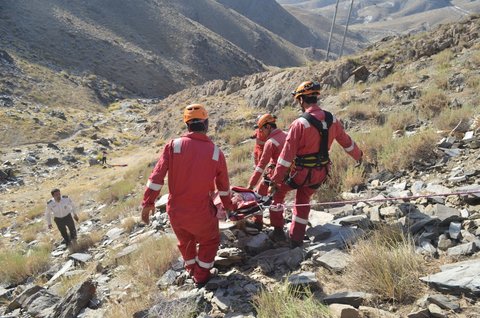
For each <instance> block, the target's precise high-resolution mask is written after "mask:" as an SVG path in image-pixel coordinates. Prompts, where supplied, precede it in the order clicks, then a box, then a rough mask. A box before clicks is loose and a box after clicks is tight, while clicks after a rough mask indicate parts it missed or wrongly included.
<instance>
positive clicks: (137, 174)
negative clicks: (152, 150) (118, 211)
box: [97, 162, 152, 204]
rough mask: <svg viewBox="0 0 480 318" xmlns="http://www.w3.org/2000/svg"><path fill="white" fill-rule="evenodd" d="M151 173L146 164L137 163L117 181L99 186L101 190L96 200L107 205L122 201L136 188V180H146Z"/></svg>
mask: <svg viewBox="0 0 480 318" xmlns="http://www.w3.org/2000/svg"><path fill="white" fill-rule="evenodd" d="M151 171H152V168H151V167H149V166H148V162H140V163H137V164H136V165H135V166H134V167H132V168H130V169H129V170H127V171H126V172H125V174H124V175H123V176H121V177H120V179H119V180H117V181H115V182H113V183H107V184H105V185H103V186H101V187H100V188H101V189H102V190H101V191H100V192H99V193H98V194H97V199H98V200H99V201H101V202H103V203H107V204H110V203H113V202H117V201H120V200H124V199H125V198H126V197H127V196H129V195H131V194H132V191H133V190H134V189H135V188H136V186H138V182H139V181H138V180H146V179H147V177H148V175H149V174H150V173H151Z"/></svg>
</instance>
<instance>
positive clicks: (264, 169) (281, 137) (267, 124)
mask: <svg viewBox="0 0 480 318" xmlns="http://www.w3.org/2000/svg"><path fill="white" fill-rule="evenodd" d="M257 129H258V131H259V132H260V135H261V137H262V138H263V139H265V140H266V142H265V145H264V147H263V151H262V153H261V156H260V160H258V162H257V165H256V167H255V171H254V172H253V174H252V176H251V177H250V180H249V181H248V188H249V189H251V190H253V189H254V188H257V193H258V194H260V195H263V196H265V195H267V194H268V187H269V186H270V178H271V176H272V173H273V170H274V169H275V165H276V164H277V159H278V156H279V155H280V152H281V151H282V148H283V145H284V144H285V138H286V136H287V133H285V132H284V131H282V130H280V129H278V128H277V124H276V117H275V116H273V115H271V114H264V115H262V116H261V117H260V118H259V119H258V122H257ZM260 179H262V180H260ZM259 181H260V184H258V183H259ZM246 224H247V226H252V227H254V228H257V229H258V230H261V229H262V227H263V218H262V216H261V215H256V216H254V218H253V224H251V223H249V222H247V223H246Z"/></svg>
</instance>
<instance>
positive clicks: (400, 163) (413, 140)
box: [378, 131, 438, 171]
mask: <svg viewBox="0 0 480 318" xmlns="http://www.w3.org/2000/svg"><path fill="white" fill-rule="evenodd" d="M437 139H438V136H437V135H436V134H435V133H433V132H432V131H423V132H419V133H417V134H415V135H413V136H410V137H402V138H397V139H393V140H390V142H388V143H387V144H386V145H384V148H383V149H382V150H381V151H380V152H379V155H378V159H379V164H380V165H381V166H382V167H384V168H385V169H388V170H390V171H398V170H401V169H407V168H410V167H411V166H412V164H413V162H414V161H424V160H428V159H431V158H433V157H434V155H435V153H434V150H435V147H436V146H435V144H436V142H437Z"/></svg>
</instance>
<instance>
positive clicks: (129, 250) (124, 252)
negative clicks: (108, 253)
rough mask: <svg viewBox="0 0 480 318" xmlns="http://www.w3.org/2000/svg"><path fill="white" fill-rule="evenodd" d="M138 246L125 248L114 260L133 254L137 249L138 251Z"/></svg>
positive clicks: (133, 245)
mask: <svg viewBox="0 0 480 318" xmlns="http://www.w3.org/2000/svg"><path fill="white" fill-rule="evenodd" d="M138 247H139V245H138V244H132V245H129V246H127V247H125V248H124V249H123V250H121V251H120V252H119V253H118V254H117V255H116V256H115V258H117V259H118V258H122V257H125V256H127V255H130V254H132V253H133V252H135V251H136V250H137V249H138Z"/></svg>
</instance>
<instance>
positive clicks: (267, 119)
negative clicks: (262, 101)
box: [257, 114, 277, 128]
mask: <svg viewBox="0 0 480 318" xmlns="http://www.w3.org/2000/svg"><path fill="white" fill-rule="evenodd" d="M276 120H277V117H276V116H273V115H271V114H265V115H262V116H260V118H259V119H258V121H257V126H258V128H262V127H263V126H265V125H266V124H274V123H275V121H276Z"/></svg>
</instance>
